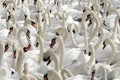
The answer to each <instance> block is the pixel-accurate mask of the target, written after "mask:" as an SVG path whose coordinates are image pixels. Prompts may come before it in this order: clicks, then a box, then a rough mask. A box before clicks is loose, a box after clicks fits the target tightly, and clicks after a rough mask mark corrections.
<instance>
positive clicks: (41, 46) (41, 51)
mask: <svg viewBox="0 0 120 80" xmlns="http://www.w3.org/2000/svg"><path fill="white" fill-rule="evenodd" d="M38 41H39V44H40V46H39V48H40V55H39V61H38V62H39V63H41V62H42V60H43V40H42V39H41V37H39V38H38Z"/></svg>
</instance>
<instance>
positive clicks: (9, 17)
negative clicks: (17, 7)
mask: <svg viewBox="0 0 120 80" xmlns="http://www.w3.org/2000/svg"><path fill="white" fill-rule="evenodd" d="M7 11H8V13H9V16H8V19H7V20H6V22H8V21H10V19H11V13H10V12H9V10H7Z"/></svg>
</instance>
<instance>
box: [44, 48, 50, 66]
mask: <svg viewBox="0 0 120 80" xmlns="http://www.w3.org/2000/svg"><path fill="white" fill-rule="evenodd" d="M43 61H45V62H47V65H49V64H50V63H51V59H50V50H47V52H45V53H44V54H43Z"/></svg>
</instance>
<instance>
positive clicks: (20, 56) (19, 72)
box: [17, 50, 25, 78]
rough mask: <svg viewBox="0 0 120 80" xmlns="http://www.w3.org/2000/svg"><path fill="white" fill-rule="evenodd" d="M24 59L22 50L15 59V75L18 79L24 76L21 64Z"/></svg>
mask: <svg viewBox="0 0 120 80" xmlns="http://www.w3.org/2000/svg"><path fill="white" fill-rule="evenodd" d="M24 59H25V54H24V53H23V51H22V50H20V52H19V56H18V59H17V74H18V76H19V78H21V77H22V76H23V75H24V74H23V62H24Z"/></svg>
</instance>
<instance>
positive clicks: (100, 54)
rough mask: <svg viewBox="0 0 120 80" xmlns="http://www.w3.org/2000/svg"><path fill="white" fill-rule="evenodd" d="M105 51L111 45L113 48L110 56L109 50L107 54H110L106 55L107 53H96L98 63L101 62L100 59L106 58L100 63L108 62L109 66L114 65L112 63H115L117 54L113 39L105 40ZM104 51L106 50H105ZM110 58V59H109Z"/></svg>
mask: <svg viewBox="0 0 120 80" xmlns="http://www.w3.org/2000/svg"><path fill="white" fill-rule="evenodd" d="M103 45H104V46H103V49H104V48H105V47H106V46H107V45H110V47H111V49H112V52H111V53H110V54H109V52H108V51H109V50H107V51H105V52H108V53H106V54H105V52H103V54H102V53H101V52H100V53H99V52H98V53H96V60H97V61H99V60H100V58H104V60H103V59H101V60H100V61H102V62H106V63H107V64H111V63H112V61H113V59H114V58H115V55H116V53H115V50H116V49H115V45H114V43H113V41H112V40H111V39H109V38H108V39H105V40H104V42H103ZM103 51H104V50H103ZM107 57H108V58H107Z"/></svg>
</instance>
